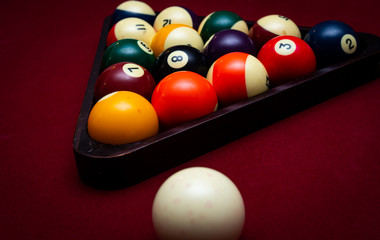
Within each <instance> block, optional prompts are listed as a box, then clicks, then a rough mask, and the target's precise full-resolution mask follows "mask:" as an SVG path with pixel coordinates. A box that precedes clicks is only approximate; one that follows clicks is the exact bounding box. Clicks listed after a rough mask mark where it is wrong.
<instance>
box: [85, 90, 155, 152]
mask: <svg viewBox="0 0 380 240" xmlns="http://www.w3.org/2000/svg"><path fill="white" fill-rule="evenodd" d="M158 128H159V126H158V117H157V114H156V111H155V110H154V108H153V106H152V105H151V104H150V102H149V101H148V100H146V99H145V98H144V97H142V96H141V95H139V94H137V93H134V92H129V91H119V92H113V93H110V94H108V95H106V96H104V97H103V98H101V99H100V100H99V101H98V102H97V103H96V104H95V105H94V107H93V108H92V110H91V112H90V115H89V118H88V122H87V129H88V134H89V135H90V137H91V138H92V139H94V140H95V141H98V142H101V143H105V144H112V145H118V144H126V143H132V142H136V141H141V140H144V139H146V138H149V137H152V136H154V135H156V134H157V133H158Z"/></svg>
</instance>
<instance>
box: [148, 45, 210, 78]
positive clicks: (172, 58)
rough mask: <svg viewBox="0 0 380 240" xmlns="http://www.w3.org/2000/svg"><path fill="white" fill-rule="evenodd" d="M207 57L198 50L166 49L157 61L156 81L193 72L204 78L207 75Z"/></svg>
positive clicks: (179, 47)
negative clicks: (172, 74)
mask: <svg viewBox="0 0 380 240" xmlns="http://www.w3.org/2000/svg"><path fill="white" fill-rule="evenodd" d="M207 70H208V68H207V66H206V58H205V56H204V55H203V54H202V53H201V52H200V51H199V50H198V49H196V48H193V47H189V46H174V47H170V48H168V49H166V50H165V51H164V52H163V53H161V54H160V56H159V57H158V58H157V61H156V70H155V79H156V81H160V80H161V79H163V78H164V77H166V76H167V75H169V74H171V73H173V72H178V71H192V72H195V73H198V74H200V75H202V76H204V77H206V75H207Z"/></svg>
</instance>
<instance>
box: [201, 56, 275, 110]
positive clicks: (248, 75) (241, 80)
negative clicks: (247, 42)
mask: <svg viewBox="0 0 380 240" xmlns="http://www.w3.org/2000/svg"><path fill="white" fill-rule="evenodd" d="M267 79H268V74H267V71H266V70H265V67H264V66H263V64H261V62H260V61H259V60H258V59H257V58H256V57H254V56H252V55H250V54H248V53H242V52H232V53H227V54H226V55H223V56H222V57H220V58H218V59H217V60H216V61H215V62H214V63H213V64H212V65H211V67H210V69H209V71H208V73H207V80H208V81H209V82H210V83H211V84H212V85H213V86H214V88H215V91H216V93H217V95H218V101H219V104H220V106H221V107H224V106H228V105H231V104H233V103H236V102H238V101H241V100H244V99H247V98H250V97H253V96H256V95H258V94H260V93H263V92H266V91H267V90H268V86H267Z"/></svg>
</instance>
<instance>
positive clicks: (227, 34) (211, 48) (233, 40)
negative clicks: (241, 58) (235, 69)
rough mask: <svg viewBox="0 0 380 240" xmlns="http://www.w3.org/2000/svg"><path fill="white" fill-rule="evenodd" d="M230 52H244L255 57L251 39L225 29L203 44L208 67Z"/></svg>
mask: <svg viewBox="0 0 380 240" xmlns="http://www.w3.org/2000/svg"><path fill="white" fill-rule="evenodd" d="M230 52H245V53H249V54H251V55H256V54H257V52H256V47H255V45H254V43H253V41H252V39H251V38H250V37H249V36H248V35H247V34H245V33H243V32H241V31H238V30H234V29H227V30H223V31H220V32H217V33H215V34H214V35H213V36H212V37H211V38H210V39H209V40H208V41H207V43H206V44H205V46H204V48H203V54H204V55H205V57H206V60H207V63H208V65H209V66H210V65H211V64H212V63H214V62H215V60H216V59H218V58H220V57H221V56H223V55H225V54H227V53H230Z"/></svg>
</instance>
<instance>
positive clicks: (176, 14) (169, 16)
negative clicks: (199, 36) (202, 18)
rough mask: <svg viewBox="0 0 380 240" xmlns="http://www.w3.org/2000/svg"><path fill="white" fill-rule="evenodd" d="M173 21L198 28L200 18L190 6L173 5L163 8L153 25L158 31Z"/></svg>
mask: <svg viewBox="0 0 380 240" xmlns="http://www.w3.org/2000/svg"><path fill="white" fill-rule="evenodd" d="M173 23H182V24H185V25H188V26H189V27H192V28H194V29H198V26H199V19H198V16H197V15H196V14H195V13H194V12H193V11H192V10H190V9H189V8H186V7H180V6H172V7H168V8H165V9H164V10H162V11H161V12H160V13H159V14H158V15H157V17H156V19H155V20H154V24H153V27H154V29H155V30H156V31H158V30H160V29H161V28H163V27H165V26H166V25H169V24H173Z"/></svg>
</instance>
